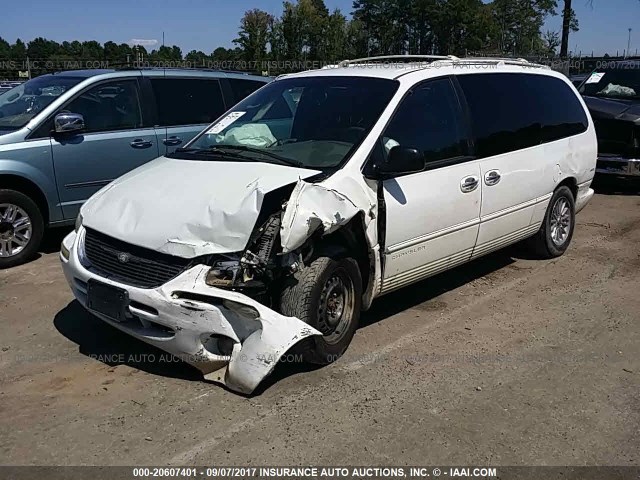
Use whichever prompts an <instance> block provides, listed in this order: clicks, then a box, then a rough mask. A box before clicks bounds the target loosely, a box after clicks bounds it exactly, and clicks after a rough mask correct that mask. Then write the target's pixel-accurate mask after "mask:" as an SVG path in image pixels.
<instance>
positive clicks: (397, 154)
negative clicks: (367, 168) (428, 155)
mask: <svg viewBox="0 0 640 480" xmlns="http://www.w3.org/2000/svg"><path fill="white" fill-rule="evenodd" d="M425 165H426V163H425V160H424V155H423V154H422V153H421V152H420V151H419V150H416V149H415V148H407V147H402V146H400V145H396V146H395V147H393V148H392V149H391V150H390V151H389V155H388V157H387V161H386V162H384V163H380V164H378V165H376V169H375V170H376V172H377V173H378V174H380V175H381V176H382V177H384V178H390V177H395V176H398V175H406V174H408V173H416V172H421V171H422V170H424V168H425Z"/></svg>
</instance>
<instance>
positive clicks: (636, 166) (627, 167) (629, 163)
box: [596, 155, 640, 177]
mask: <svg viewBox="0 0 640 480" xmlns="http://www.w3.org/2000/svg"><path fill="white" fill-rule="evenodd" d="M596 172H597V173H602V174H606V175H621V176H630V177H636V176H640V158H624V157H619V156H615V155H610V156H609V155H600V156H599V157H598V163H597V164H596Z"/></svg>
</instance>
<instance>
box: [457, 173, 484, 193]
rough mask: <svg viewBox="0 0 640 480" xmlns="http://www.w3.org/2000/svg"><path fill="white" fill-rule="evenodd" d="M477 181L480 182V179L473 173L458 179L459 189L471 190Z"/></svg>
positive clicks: (476, 186)
mask: <svg viewBox="0 0 640 480" xmlns="http://www.w3.org/2000/svg"><path fill="white" fill-rule="evenodd" d="M479 183H480V179H479V178H478V177H476V176H475V175H470V176H468V177H464V178H463V179H462V180H461V181H460V190H462V191H463V193H469V192H473V191H474V190H475V189H476V188H478V184H479Z"/></svg>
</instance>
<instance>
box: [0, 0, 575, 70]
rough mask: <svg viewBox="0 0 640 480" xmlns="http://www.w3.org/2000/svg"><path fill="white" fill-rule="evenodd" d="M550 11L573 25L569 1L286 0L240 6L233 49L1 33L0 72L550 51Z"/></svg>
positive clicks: (251, 66) (554, 41)
mask: <svg viewBox="0 0 640 480" xmlns="http://www.w3.org/2000/svg"><path fill="white" fill-rule="evenodd" d="M560 3H561V4H560ZM559 4H560V5H559ZM559 9H560V11H558V10H559ZM553 15H563V18H564V22H563V27H564V28H566V29H568V30H571V31H577V30H578V27H579V25H578V19H577V18H576V15H575V12H574V11H573V9H572V8H571V2H570V0H492V1H491V2H489V3H484V2H483V1H482V0H354V1H353V10H352V12H351V15H350V17H347V16H346V15H345V14H344V13H343V12H341V11H340V10H339V9H336V10H333V11H329V10H328V8H327V7H326V5H325V3H324V0H287V1H284V2H283V8H282V12H281V14H280V15H272V14H271V13H268V12H266V11H264V10H260V9H257V8H256V9H253V10H249V11H247V12H245V14H244V15H243V17H242V19H241V20H240V26H239V32H238V36H237V38H235V39H234V40H233V47H232V48H225V47H218V48H216V49H214V50H212V51H211V52H210V53H205V52H204V51H200V50H192V51H190V52H187V53H186V54H184V53H183V52H182V50H181V49H180V47H179V46H176V45H172V46H164V45H163V46H160V47H159V48H157V49H151V50H150V51H148V50H147V49H146V48H145V47H144V46H140V45H138V46H135V45H129V44H127V43H120V44H118V43H115V42H113V41H108V42H106V43H104V45H103V44H100V43H99V42H97V41H84V42H79V41H70V42H69V41H65V42H62V43H58V42H55V41H53V40H48V39H45V38H41V37H40V38H36V39H34V40H32V41H30V42H28V43H26V44H25V43H24V42H23V41H21V40H19V39H18V40H17V41H16V42H15V43H13V44H9V42H7V41H6V40H4V39H2V38H1V37H0V61H1V62H4V63H3V64H0V75H2V71H3V70H4V71H6V70H7V65H8V64H7V63H6V61H7V60H9V61H12V62H14V63H12V64H10V65H15V68H20V67H23V68H24V60H25V59H26V58H27V57H28V58H30V59H31V60H32V61H39V62H42V61H43V60H45V61H47V63H46V65H44V66H43V65H42V64H41V63H38V64H37V68H40V69H43V68H47V69H52V68H54V69H55V68H60V66H61V65H69V64H72V63H71V62H73V61H77V60H78V59H81V60H83V61H104V62H108V63H109V64H110V66H113V65H116V64H132V63H135V62H139V61H140V60H143V61H144V62H149V64H151V65H154V64H162V62H167V63H168V65H169V66H170V65H171V63H170V62H175V63H176V66H179V64H178V62H181V61H186V62H192V63H193V64H194V66H195V65H198V66H202V65H212V64H213V65H214V66H215V65H219V64H223V63H222V62H228V65H229V66H233V65H234V63H233V62H237V65H242V64H241V63H239V61H246V62H247V63H246V65H247V68H246V69H248V70H258V71H259V70H260V65H261V64H262V63H261V62H265V61H271V62H272V61H277V62H275V63H279V62H280V61H286V60H294V61H300V60H305V61H319V62H335V61H338V60H343V59H346V58H357V57H364V56H370V55H391V54H420V55H427V54H434V55H458V56H463V55H496V56H497V55H505V56H506V55H509V56H512V55H515V56H532V55H539V56H548V57H555V56H556V55H557V51H558V48H559V47H560V44H561V33H560V32H555V31H543V25H544V22H545V20H546V19H547V18H548V17H549V16H553ZM21 62H22V63H21ZM212 62H213V63H212ZM272 63H274V62H272ZM105 65H106V63H105ZM49 67H52V68H49Z"/></svg>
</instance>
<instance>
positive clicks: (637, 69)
mask: <svg viewBox="0 0 640 480" xmlns="http://www.w3.org/2000/svg"><path fill="white" fill-rule="evenodd" d="M580 93H581V94H583V95H588V96H591V97H608V98H629V99H632V98H633V99H637V98H639V97H640V64H638V65H634V64H628V65H627V64H621V65H620V67H619V68H612V69H606V70H598V71H595V72H593V73H592V74H591V75H590V76H589V77H588V78H587V80H586V81H585V82H584V83H583V84H582V86H581V87H580Z"/></svg>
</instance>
